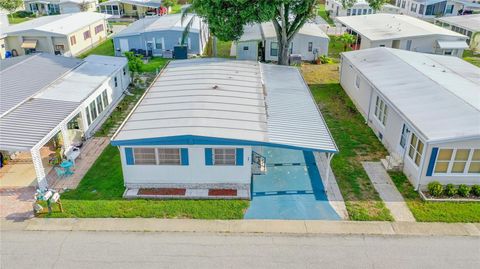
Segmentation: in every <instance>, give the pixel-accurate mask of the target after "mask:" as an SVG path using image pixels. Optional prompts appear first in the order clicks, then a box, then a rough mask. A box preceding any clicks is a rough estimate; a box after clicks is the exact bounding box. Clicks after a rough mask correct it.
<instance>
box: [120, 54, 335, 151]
mask: <svg viewBox="0 0 480 269" xmlns="http://www.w3.org/2000/svg"><path fill="white" fill-rule="evenodd" d="M183 136H193V137H207V138H211V139H227V140H231V141H243V143H244V144H269V145H278V146H286V147H292V148H305V149H311V150H319V151H336V147H335V144H334V142H333V139H332V138H331V137H330V133H329V132H328V130H327V127H326V125H325V123H324V122H323V120H322V118H321V115H320V113H319V111H318V110H317V108H316V104H315V102H314V101H313V99H312V96H311V95H310V94H309V89H308V87H307V85H306V84H305V83H304V81H303V79H302V77H301V75H300V73H299V71H298V69H296V68H290V67H278V66H270V65H263V64H262V65H260V64H259V63H257V62H253V61H234V60H227V59H212V58H208V59H207V58H204V59H192V60H183V61H172V62H170V63H169V65H168V66H167V67H166V68H165V70H164V71H163V72H162V74H161V75H160V77H159V78H158V79H157V80H156V81H155V82H154V84H153V85H152V86H151V88H150V89H149V90H148V91H147V92H146V94H145V95H144V97H143V98H142V100H141V101H140V102H139V104H138V105H137V107H136V108H135V109H134V110H133V111H132V113H131V114H130V115H129V117H128V118H127V119H126V120H125V122H124V123H123V125H122V126H121V127H120V128H119V130H118V131H117V133H116V134H115V135H114V137H113V138H112V144H114V145H128V144H134V143H135V142H138V141H142V140H144V141H145V140H149V139H158V138H174V137H183Z"/></svg>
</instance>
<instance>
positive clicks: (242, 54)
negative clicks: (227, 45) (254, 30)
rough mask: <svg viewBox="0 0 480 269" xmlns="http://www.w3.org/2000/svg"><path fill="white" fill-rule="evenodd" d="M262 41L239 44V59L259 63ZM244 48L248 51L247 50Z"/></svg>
mask: <svg viewBox="0 0 480 269" xmlns="http://www.w3.org/2000/svg"><path fill="white" fill-rule="evenodd" d="M259 42H260V41H244V42H238V43H237V52H236V53H237V54H236V56H237V59H238V60H252V61H258V43H259ZM244 47H247V48H248V49H247V50H245V49H244Z"/></svg>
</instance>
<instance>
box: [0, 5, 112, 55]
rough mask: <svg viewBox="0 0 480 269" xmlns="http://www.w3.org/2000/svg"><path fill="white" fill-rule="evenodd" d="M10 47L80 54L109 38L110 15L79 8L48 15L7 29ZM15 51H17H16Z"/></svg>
mask: <svg viewBox="0 0 480 269" xmlns="http://www.w3.org/2000/svg"><path fill="white" fill-rule="evenodd" d="M4 34H6V35H7V37H6V39H5V43H6V47H7V50H8V51H12V52H13V51H15V52H16V53H17V54H18V55H24V54H29V53H34V52H46V53H52V54H57V55H65V56H73V57H74V56H78V55H80V54H81V53H83V52H85V51H86V50H89V49H91V48H93V47H95V46H96V45H98V44H99V43H100V42H102V41H104V40H105V39H106V38H107V22H106V15H104V14H100V13H96V12H78V13H72V14H64V15H54V16H44V17H40V18H37V19H33V20H30V21H26V22H23V23H19V24H15V25H10V26H8V27H6V28H5V29H4ZM13 54H15V53H13Z"/></svg>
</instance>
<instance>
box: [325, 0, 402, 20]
mask: <svg viewBox="0 0 480 269" xmlns="http://www.w3.org/2000/svg"><path fill="white" fill-rule="evenodd" d="M325 10H326V11H327V12H328V16H329V17H330V18H335V17H344V16H358V15H367V14H374V13H376V12H375V10H373V9H372V8H371V7H370V5H369V4H368V2H367V1H365V0H357V1H356V2H355V3H354V4H353V5H352V6H351V7H348V8H344V7H343V4H342V1H340V0H326V1H325ZM399 10H400V8H398V7H396V6H393V5H390V4H384V5H383V6H382V8H381V11H380V13H391V14H397V13H399Z"/></svg>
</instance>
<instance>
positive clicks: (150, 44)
mask: <svg viewBox="0 0 480 269" xmlns="http://www.w3.org/2000/svg"><path fill="white" fill-rule="evenodd" d="M147 56H153V41H148V42H147Z"/></svg>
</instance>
